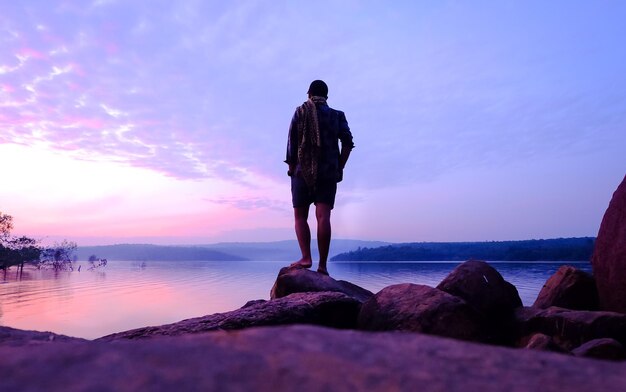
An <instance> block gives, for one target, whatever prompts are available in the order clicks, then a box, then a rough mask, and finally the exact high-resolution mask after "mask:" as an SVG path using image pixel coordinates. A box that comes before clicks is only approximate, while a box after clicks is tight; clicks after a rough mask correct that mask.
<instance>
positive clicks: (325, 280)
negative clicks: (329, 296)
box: [270, 267, 374, 303]
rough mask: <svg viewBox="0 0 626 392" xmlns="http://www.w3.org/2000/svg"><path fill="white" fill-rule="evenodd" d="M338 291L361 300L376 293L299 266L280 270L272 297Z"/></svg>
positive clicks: (271, 293)
mask: <svg viewBox="0 0 626 392" xmlns="http://www.w3.org/2000/svg"><path fill="white" fill-rule="evenodd" d="M316 291H336V292H339V293H344V294H346V295H348V296H350V297H352V298H354V299H356V300H357V301H359V302H361V303H362V302H365V301H367V300H368V299H369V298H371V297H372V296H373V295H374V293H372V292H371V291H369V290H366V289H364V288H362V287H359V286H357V285H355V284H353V283H350V282H346V281H344V280H335V279H333V278H332V277H330V276H327V275H322V274H320V273H317V272H314V271H311V270H310V269H304V268H298V267H284V268H281V270H280V271H279V272H278V277H277V278H276V282H275V283H274V286H273V287H272V290H271V291H270V298H271V299H276V298H282V297H285V296H287V295H289V294H293V293H302V292H316Z"/></svg>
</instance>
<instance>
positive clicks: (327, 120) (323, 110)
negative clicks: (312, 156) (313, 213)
mask: <svg viewBox="0 0 626 392" xmlns="http://www.w3.org/2000/svg"><path fill="white" fill-rule="evenodd" d="M315 107H316V109H317V123H318V125H319V129H320V145H321V151H320V156H319V160H318V164H317V178H318V180H335V181H338V180H340V178H341V177H340V176H341V169H340V167H339V154H340V151H339V141H341V148H342V149H345V148H348V149H353V148H354V143H353V141H352V133H351V132H350V127H349V126H348V121H347V120H346V115H345V114H344V113H343V112H342V111H340V110H335V109H332V108H331V107H329V106H328V105H326V104H322V103H316V104H315ZM298 121H300V119H299V118H298V110H296V112H295V113H294V115H293V118H292V119H291V125H290V126H289V136H288V140H287V158H286V159H285V162H286V163H287V164H289V165H290V166H291V165H295V166H296V173H295V174H296V175H298V173H299V165H298V143H299V140H300V137H299V135H298Z"/></svg>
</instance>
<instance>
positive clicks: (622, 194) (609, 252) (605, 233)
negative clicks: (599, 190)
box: [591, 177, 626, 313]
mask: <svg viewBox="0 0 626 392" xmlns="http://www.w3.org/2000/svg"><path fill="white" fill-rule="evenodd" d="M591 265H592V267H593V276H594V278H595V280H596V285H597V287H598V296H599V299H600V308H601V309H603V310H608V311H613V312H621V313H626V177H624V180H622V183H621V184H620V185H619V186H618V187H617V190H616V191H615V193H613V198H612V199H611V202H610V203H609V207H608V208H607V210H606V212H605V213H604V217H603V218H602V223H601V224H600V230H599V231H598V237H597V238H596V242H595V247H594V250H593V256H592V257H591Z"/></svg>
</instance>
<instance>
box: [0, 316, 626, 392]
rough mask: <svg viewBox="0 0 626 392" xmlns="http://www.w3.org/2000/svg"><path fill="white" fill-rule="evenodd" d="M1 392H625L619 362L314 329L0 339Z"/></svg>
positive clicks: (625, 376)
mask: <svg viewBox="0 0 626 392" xmlns="http://www.w3.org/2000/svg"><path fill="white" fill-rule="evenodd" d="M0 358H2V360H0V376H1V377H2V378H1V379H0V385H2V387H1V389H2V390H3V391H49V392H56V391H63V392H73V391H116V392H126V391H257V392H266V391H268V392H269V391H271V392H282V391H294V390H297V391H299V392H313V391H334V392H354V391H373V392H378V391H381V392H382V391H399V392H402V391H415V390H419V391H421V392H435V391H480V392H501V391H542V392H561V391H568V392H582V391H624V390H626V371H625V370H626V365H625V364H622V363H614V362H605V361H596V360H589V359H585V358H576V357H567V356H564V355H560V354H553V353H545V352H539V351H533V350H511V349H505V348H502V347H495V346H490V345H479V344H473V343H468V342H462V341H457V340H452V339H441V338H437V337H433V336H428V335H422V334H408V333H371V332H367V333H365V332H360V331H352V330H336V329H329V328H321V327H315V326H304V325H297V326H283V327H264V328H250V329H246V330H242V331H236V332H232V331H215V332H208V333H203V334H195V335H187V336H181V337H161V338H156V339H144V340H134V341H117V342H98V341H96V342H79V343H59V344H42V345H36V346H33V347H29V348H28V349H24V348H23V347H10V346H9V347H7V346H0Z"/></svg>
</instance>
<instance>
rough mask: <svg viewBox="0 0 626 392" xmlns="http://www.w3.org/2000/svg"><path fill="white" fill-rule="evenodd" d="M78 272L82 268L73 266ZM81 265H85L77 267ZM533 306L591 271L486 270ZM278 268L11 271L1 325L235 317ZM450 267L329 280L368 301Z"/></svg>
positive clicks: (74, 329) (105, 327) (203, 265)
mask: <svg viewBox="0 0 626 392" xmlns="http://www.w3.org/2000/svg"><path fill="white" fill-rule="evenodd" d="M79 264H80V263H79ZM82 264H86V263H82ZM491 264H492V265H493V266H494V267H495V268H496V269H497V270H498V271H499V272H500V273H501V274H502V275H503V276H504V278H505V279H506V280H508V281H509V282H511V283H512V284H514V285H515V286H516V287H517V289H518V291H519V293H520V297H521V298H522V301H523V303H524V305H532V303H533V302H534V301H535V298H536V296H537V294H538V293H539V290H540V289H541V287H542V286H543V284H544V283H545V281H546V280H547V279H548V278H549V277H550V275H552V274H553V273H554V272H555V271H556V270H557V269H558V268H559V267H560V266H561V265H563V264H573V265H575V266H576V267H577V268H579V269H582V270H585V271H588V272H590V271H591V265H590V264H589V263H510V262H494V263H491ZM285 265H286V263H284V262H280V263H279V262H265V261H245V262H214V261H194V262H179V261H177V262H163V261H160V262H156V261H154V262H150V261H148V262H143V263H142V262H136V261H132V262H131V261H111V262H109V264H108V265H107V266H106V267H105V268H103V269H100V270H96V271H87V270H85V265H83V268H82V271H81V272H77V271H74V272H54V271H50V270H43V271H39V270H28V271H27V270H25V271H24V274H23V275H22V276H21V279H18V276H17V271H16V270H15V268H13V269H11V270H9V272H8V273H7V274H6V275H5V276H4V275H2V274H1V273H0V325H3V326H8V327H13V328H20V329H28V330H39V331H52V332H55V333H59V334H64V335H69V336H77V337H83V338H87V339H94V338H97V337H100V336H104V335H107V334H110V333H113V332H119V331H124V330H128V329H132V328H138V327H144V326H148V325H161V324H166V323H172V322H176V321H180V320H183V319H186V318H191V317H199V316H203V315H207V314H212V313H217V312H224V311H229V310H234V309H237V308H239V307H241V306H242V305H244V304H245V303H246V302H247V301H249V300H252V299H269V291H270V288H271V287H272V284H273V283H274V281H275V279H276V275H277V274H278V270H279V269H280V268H281V267H283V266H285ZM457 265H458V263H456V262H404V263H392V262H385V263H374V262H367V263H363V262H333V263H330V264H329V270H330V273H331V275H332V276H333V277H334V278H335V279H343V280H348V281H350V282H353V283H355V284H357V285H359V286H362V287H364V288H366V289H368V290H370V291H373V292H374V293H375V292H377V291H379V290H380V289H382V288H384V287H386V286H388V285H391V284H396V283H417V284H426V285H429V286H436V285H437V284H439V282H440V281H441V280H442V279H443V278H444V277H445V276H446V275H447V274H448V273H449V272H450V271H451V270H452V269H453V268H454V267H455V266H457Z"/></svg>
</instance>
